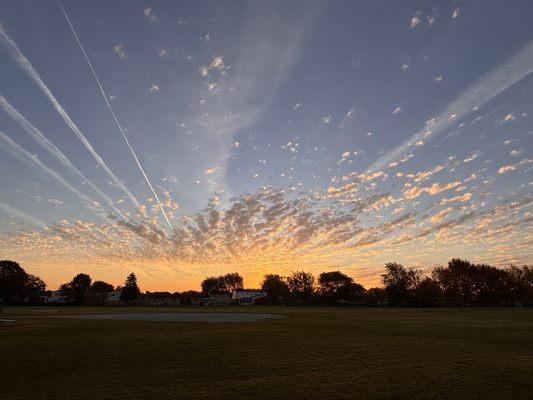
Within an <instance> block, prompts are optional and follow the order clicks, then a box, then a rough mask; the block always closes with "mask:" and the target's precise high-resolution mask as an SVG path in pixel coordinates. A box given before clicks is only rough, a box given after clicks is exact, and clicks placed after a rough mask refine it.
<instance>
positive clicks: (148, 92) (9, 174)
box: [0, 1, 533, 292]
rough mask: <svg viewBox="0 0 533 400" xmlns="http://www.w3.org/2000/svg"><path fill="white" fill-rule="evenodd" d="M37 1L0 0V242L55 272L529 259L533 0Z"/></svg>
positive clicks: (163, 274)
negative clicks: (436, 4) (408, 2)
mask: <svg viewBox="0 0 533 400" xmlns="http://www.w3.org/2000/svg"><path fill="white" fill-rule="evenodd" d="M35 4H36V6H35V9H34V10H33V11H32V12H31V13H30V12H25V11H24V9H25V6H24V4H17V3H16V2H11V3H9V4H8V3H5V4H3V5H2V12H1V14H0V24H1V25H0V43H1V46H0V66H1V68H2V70H1V76H2V79H1V80H2V83H1V85H0V184H1V186H2V190H1V191H0V259H13V260H17V261H18V262H19V263H20V264H21V265H22V266H23V267H24V268H25V269H26V270H27V271H28V272H31V273H32V274H36V275H39V276H40V277H42V278H43V279H44V280H45V281H46V283H47V284H48V286H49V287H50V288H53V289H55V288H56V287H58V286H59V285H60V284H61V283H63V282H66V281H68V280H69V279H71V278H72V276H74V275H75V274H76V273H79V272H84V273H88V274H90V275H91V276H92V277H93V278H94V279H102V280H106V281H108V282H110V283H113V284H115V285H118V284H121V283H122V282H123V281H124V277H125V276H126V275H127V274H128V273H130V272H134V273H135V274H136V275H137V277H138V279H139V285H140V286H141V289H142V290H152V291H153V290H168V291H172V292H173V291H182V290H187V289H195V290H197V289H198V288H199V285H200V282H201V281H202V279H203V278H205V277H206V276H212V275H220V274H223V273H226V272H239V273H240V274H241V275H242V276H243V277H244V281H245V286H247V287H257V286H258V285H259V282H260V281H261V279H262V276H263V275H264V274H266V273H277V274H280V275H285V274H289V273H290V272H291V271H295V270H305V271H309V272H312V273H320V272H322V271H330V270H340V271H342V272H344V273H346V274H348V275H350V276H351V277H353V278H354V280H355V281H356V282H358V283H361V284H362V285H364V286H365V287H371V286H375V285H379V284H380V281H379V278H380V274H381V273H382V270H383V266H384V264H385V263H386V262H388V261H397V262H400V263H402V264H404V265H407V266H413V267H415V266H416V267H418V268H421V269H422V270H429V269H431V268H433V267H434V266H436V265H439V264H444V263H445V262H446V261H448V260H449V259H451V258H452V257H460V258H465V259H469V260H471V261H472V262H490V263H491V264H494V265H499V266H507V265H510V264H517V265H519V264H526V263H529V264H531V263H533V252H532V251H531V249H532V246H533V235H532V232H533V229H532V228H533V224H532V221H533V218H532V217H533V214H532V204H533V193H532V187H533V186H532V185H533V179H532V177H533V174H532V168H533V158H532V151H531V150H532V149H533V120H532V117H533V90H532V89H533V74H532V72H533V27H532V25H531V17H532V15H533V4H531V5H530V6H529V7H527V10H526V11H527V12H525V11H524V10H523V9H519V8H518V7H517V8H512V7H506V4H505V3H504V2H501V3H500V4H499V5H498V6H496V5H493V6H492V7H490V8H489V9H485V10H484V13H483V14H480V13H479V7H482V5H481V3H474V2H472V3H464V4H463V5H461V6H460V7H457V6H452V5H443V6H442V7H440V8H438V9H435V8H430V7H429V6H428V8H427V9H417V8H413V9H409V8H408V7H406V6H405V5H401V7H400V4H399V3H396V2H388V3H387V4H388V5H387V7H384V6H383V5H382V4H381V2H373V3H363V2H334V5H333V6H332V7H326V3H321V2H305V3H298V2H290V3H289V4H286V3H285V2H283V3H282V2H250V3H247V6H246V7H244V8H243V7H241V6H239V5H238V4H237V3H224V4H222V2H216V1H212V2H198V3H197V2H190V3H183V4H181V3H176V4H173V3H170V2H161V3H157V5H150V4H149V3H146V4H144V5H142V6H138V5H139V3H131V5H129V4H130V3H126V2H110V3H105V4H104V3H99V4H97V3H93V2H81V1H80V2H68V3H66V4H65V5H64V6H65V9H64V11H63V10H62V9H61V8H59V7H58V6H56V5H55V4H52V3H49V2H38V3H35ZM134 4H135V6H134ZM282 4H283V7H281V5H282ZM37 5H38V6H37ZM304 5H305V6H304ZM395 7H398V8H397V9H395ZM510 21H512V23H511V22H510ZM495 24H499V25H498V26H499V28H498V29H495V27H494V26H495ZM452 53H453V57H451V56H450V54H452ZM104 96H105V97H104Z"/></svg>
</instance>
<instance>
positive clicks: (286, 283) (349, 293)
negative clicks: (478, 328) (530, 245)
mask: <svg viewBox="0 0 533 400" xmlns="http://www.w3.org/2000/svg"><path fill="white" fill-rule="evenodd" d="M242 282H243V280H242V277H240V276H239V274H237V273H231V274H226V275H223V276H219V277H210V278H206V279H205V280H204V281H203V282H202V292H203V293H204V294H213V293H230V292H231V290H230V289H242ZM381 282H382V284H383V286H382V287H374V288H370V289H365V288H364V287H363V286H362V285H361V284H359V283H357V282H355V281H354V280H353V279H352V278H351V277H349V276H348V275H346V274H344V273H342V272H340V271H331V272H323V273H321V274H319V275H318V277H317V278H316V277H315V276H314V275H313V274H311V273H309V272H305V271H295V272H293V273H291V274H290V275H289V276H285V277H284V276H280V275H276V274H267V275H265V276H264V278H263V281H262V283H261V288H260V290H261V291H264V292H265V293H266V294H267V297H266V302H267V303H268V304H337V305H342V304H345V305H349V304H353V305H367V306H379V305H381V306H382V305H388V306H394V307H398V306H401V307H436V306H459V305H460V306H468V305H482V306H504V305H507V306H512V305H516V304H520V305H526V306H533V267H531V266H527V265H526V266H522V267H516V266H511V267H508V268H497V267H493V266H490V265H487V264H473V263H471V262H469V261H467V260H461V259H458V258H454V259H452V260H450V261H449V262H448V264H447V265H446V266H439V267H436V268H434V269H433V270H432V271H431V273H430V274H429V275H426V276H424V274H423V273H422V271H421V270H420V269H415V268H406V267H404V266H403V265H401V264H398V263H387V264H385V272H384V273H383V274H382V275H381Z"/></svg>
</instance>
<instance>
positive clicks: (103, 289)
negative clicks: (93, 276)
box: [91, 281, 115, 293]
mask: <svg viewBox="0 0 533 400" xmlns="http://www.w3.org/2000/svg"><path fill="white" fill-rule="evenodd" d="M114 289H115V288H114V287H113V285H111V284H110V283H107V282H104V281H94V282H93V284H92V285H91V290H92V291H93V292H96V293H107V292H112V291H113V290H114Z"/></svg>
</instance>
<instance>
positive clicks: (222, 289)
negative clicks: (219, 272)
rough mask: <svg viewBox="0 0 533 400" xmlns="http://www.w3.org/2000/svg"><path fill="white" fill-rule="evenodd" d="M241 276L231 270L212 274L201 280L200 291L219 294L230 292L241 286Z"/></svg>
mask: <svg viewBox="0 0 533 400" xmlns="http://www.w3.org/2000/svg"><path fill="white" fill-rule="evenodd" d="M243 282H244V280H243V278H242V276H240V275H239V274H238V273H237V272H232V273H229V274H226V275H223V276H218V277H215V276H212V277H208V278H205V279H204V280H203V281H202V285H201V286H202V293H203V294H204V295H207V294H220V293H231V292H233V291H234V290H237V289H242V288H243Z"/></svg>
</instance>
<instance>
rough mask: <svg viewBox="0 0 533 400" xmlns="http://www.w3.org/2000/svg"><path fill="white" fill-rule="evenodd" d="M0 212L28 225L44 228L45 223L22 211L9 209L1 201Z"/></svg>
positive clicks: (9, 207)
mask: <svg viewBox="0 0 533 400" xmlns="http://www.w3.org/2000/svg"><path fill="white" fill-rule="evenodd" d="M0 211H3V212H5V213H6V214H11V215H14V216H15V217H18V218H21V219H23V220H26V221H28V222H29V223H31V224H33V225H36V226H38V227H39V228H44V227H45V226H46V223H45V222H43V221H41V220H40V219H38V218H35V217H33V216H31V215H29V214H26V213H25V212H24V211H20V210H18V209H16V208H15V207H11V206H10V205H9V204H6V203H2V202H1V201H0Z"/></svg>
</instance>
